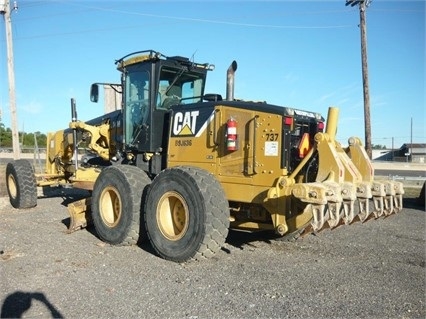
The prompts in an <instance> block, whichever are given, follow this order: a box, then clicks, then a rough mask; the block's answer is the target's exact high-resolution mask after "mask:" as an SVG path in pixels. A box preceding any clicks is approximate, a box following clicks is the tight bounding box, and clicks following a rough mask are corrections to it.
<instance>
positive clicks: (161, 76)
mask: <svg viewBox="0 0 426 319" xmlns="http://www.w3.org/2000/svg"><path fill="white" fill-rule="evenodd" d="M116 64H117V69H118V70H119V71H120V72H121V73H122V77H121V87H122V112H123V137H122V143H123V151H124V152H125V153H126V154H127V155H130V156H131V155H132V154H135V156H138V155H137V154H147V153H149V154H158V153H161V151H162V150H164V149H165V147H166V145H167V138H166V137H167V135H168V132H167V130H168V127H167V125H168V120H169V117H170V116H169V113H170V111H169V110H170V107H171V106H173V105H178V104H190V103H198V102H202V100H203V96H204V88H205V83H206V76H207V71H209V70H213V69H214V65H210V64H207V63H206V64H198V63H194V62H192V61H190V60H189V59H188V58H185V57H180V56H174V57H166V56H164V55H162V54H161V53H159V52H156V51H153V50H147V51H138V52H134V53H131V54H129V55H126V56H124V57H123V58H121V59H119V60H117V61H116ZM98 94H99V92H98V87H97V85H94V86H92V90H91V100H92V101H94V102H96V101H97V98H98ZM164 130H166V132H164ZM137 161H139V162H140V160H139V159H137ZM137 164H138V166H139V163H137Z"/></svg>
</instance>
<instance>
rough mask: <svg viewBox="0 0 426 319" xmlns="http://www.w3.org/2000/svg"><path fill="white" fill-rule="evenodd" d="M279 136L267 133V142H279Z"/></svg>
mask: <svg viewBox="0 0 426 319" xmlns="http://www.w3.org/2000/svg"><path fill="white" fill-rule="evenodd" d="M278 135H279V134H278V133H267V134H266V140H267V141H271V142H274V141H278Z"/></svg>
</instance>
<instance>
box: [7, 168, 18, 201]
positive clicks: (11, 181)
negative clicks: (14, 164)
mask: <svg viewBox="0 0 426 319" xmlns="http://www.w3.org/2000/svg"><path fill="white" fill-rule="evenodd" d="M7 188H8V189H9V194H10V197H12V198H13V199H15V198H16V195H17V194H18V188H17V186H16V181H15V177H13V175H12V174H10V175H9V177H8V178H7Z"/></svg>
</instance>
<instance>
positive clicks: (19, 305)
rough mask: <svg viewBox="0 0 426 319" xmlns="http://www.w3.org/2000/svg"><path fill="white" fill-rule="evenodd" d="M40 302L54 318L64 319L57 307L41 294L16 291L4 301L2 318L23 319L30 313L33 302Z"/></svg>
mask: <svg viewBox="0 0 426 319" xmlns="http://www.w3.org/2000/svg"><path fill="white" fill-rule="evenodd" d="M34 300H35V301H39V302H41V303H42V304H44V306H45V307H46V308H47V309H48V310H49V311H50V314H51V316H52V318H64V317H63V316H62V314H61V313H60V312H59V310H58V309H56V307H55V306H54V305H53V304H52V303H50V301H49V300H48V299H47V298H46V296H45V295H44V294H43V293H41V292H23V291H15V292H14V293H11V294H9V295H8V296H7V297H6V299H5V300H4V301H3V304H2V307H1V314H0V318H22V317H24V316H25V312H26V311H28V310H29V309H30V308H31V306H32V303H33V301H34Z"/></svg>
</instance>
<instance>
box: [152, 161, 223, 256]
mask: <svg viewBox="0 0 426 319" xmlns="http://www.w3.org/2000/svg"><path fill="white" fill-rule="evenodd" d="M144 214H145V218H144V220H145V223H146V231H147V234H148V238H149V240H150V242H151V244H152V246H153V248H154V250H155V251H156V252H157V253H158V255H160V256H161V257H162V258H164V259H167V260H172V261H175V262H185V261H189V260H191V259H193V260H199V259H203V258H206V257H207V258H208V257H211V256H213V255H214V254H215V253H216V252H217V251H218V250H219V249H220V248H221V247H222V246H223V244H224V242H225V239H226V237H227V235H228V230H229V204H228V201H227V200H226V197H225V193H224V191H223V188H222V186H221V185H220V183H219V182H218V181H217V180H216V179H215V177H214V176H213V175H212V174H210V173H208V172H207V171H204V170H202V169H199V168H195V167H173V168H169V169H166V170H164V171H162V172H161V173H160V174H158V175H157V176H156V177H155V178H154V180H153V182H152V183H151V185H150V187H149V188H148V192H147V197H146V201H145V209H144Z"/></svg>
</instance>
